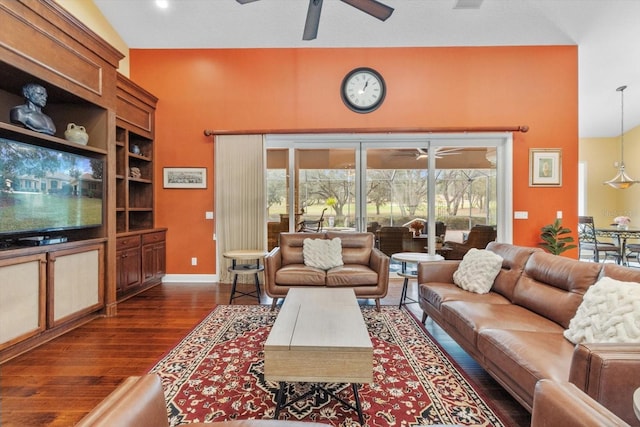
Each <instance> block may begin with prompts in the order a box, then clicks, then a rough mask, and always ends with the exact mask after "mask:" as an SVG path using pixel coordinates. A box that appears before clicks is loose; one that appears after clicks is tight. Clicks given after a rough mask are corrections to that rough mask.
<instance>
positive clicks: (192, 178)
mask: <svg viewBox="0 0 640 427" xmlns="http://www.w3.org/2000/svg"><path fill="white" fill-rule="evenodd" d="M162 172H163V173H162V176H163V182H164V188H207V168H163V170H162Z"/></svg>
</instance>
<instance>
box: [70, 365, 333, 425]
mask: <svg viewBox="0 0 640 427" xmlns="http://www.w3.org/2000/svg"><path fill="white" fill-rule="evenodd" d="M327 425H328V424H321V423H312V422H301V421H280V420H238V421H224V422H216V423H191V424H189V426H194V427H205V426H206V427H325V426H327ZM116 426H117V427H169V419H168V414H167V406H166V403H165V400H164V391H163V390H162V382H161V381H160V377H159V376H158V375H155V374H148V375H143V376H141V377H129V378H127V379H126V380H124V382H123V383H122V384H120V385H119V386H118V388H116V389H115V390H114V391H113V392H112V393H111V394H110V395H109V396H107V397H106V398H105V399H104V400H103V401H102V402H101V403H100V404H99V405H98V406H96V407H95V408H94V409H93V410H92V411H91V412H89V413H88V414H87V415H86V416H85V417H84V418H83V419H82V420H80V422H79V423H78V424H76V427H116Z"/></svg>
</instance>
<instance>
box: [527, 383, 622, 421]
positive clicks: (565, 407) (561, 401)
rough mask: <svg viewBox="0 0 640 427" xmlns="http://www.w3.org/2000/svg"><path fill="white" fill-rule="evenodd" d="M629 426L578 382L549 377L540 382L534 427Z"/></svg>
mask: <svg viewBox="0 0 640 427" xmlns="http://www.w3.org/2000/svg"><path fill="white" fill-rule="evenodd" d="M557 426H561V427H601V426H608V427H615V426H627V427H628V426H629V424H627V423H626V422H624V421H623V420H621V419H620V418H619V417H617V416H616V415H615V414H613V413H612V412H611V411H609V410H608V409H606V408H605V407H604V406H602V405H600V404H599V403H598V402H596V401H595V400H593V399H592V398H591V397H589V396H587V394H585V393H584V392H583V391H582V390H580V389H579V388H578V387H576V386H575V385H574V384H571V383H568V382H556V381H552V380H548V379H544V380H540V381H538V383H537V384H536V389H535V393H534V395H533V411H532V412H531V427H557Z"/></svg>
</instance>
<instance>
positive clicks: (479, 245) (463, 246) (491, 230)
mask: <svg viewBox="0 0 640 427" xmlns="http://www.w3.org/2000/svg"><path fill="white" fill-rule="evenodd" d="M497 235H498V233H497V231H496V228H495V227H494V226H492V225H475V226H473V227H472V228H471V230H470V231H469V235H468V236H467V238H466V240H465V241H463V242H462V243H460V242H453V241H446V242H444V248H443V249H444V250H443V251H442V254H443V255H444V257H445V258H446V259H462V258H463V257H464V255H465V254H466V253H467V252H468V251H469V249H471V248H476V249H484V248H486V247H487V245H488V244H489V242H492V241H494V240H496V237H497Z"/></svg>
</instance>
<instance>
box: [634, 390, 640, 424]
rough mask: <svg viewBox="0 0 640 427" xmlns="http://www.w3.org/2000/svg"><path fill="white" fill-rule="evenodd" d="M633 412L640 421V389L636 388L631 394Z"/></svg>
mask: <svg viewBox="0 0 640 427" xmlns="http://www.w3.org/2000/svg"><path fill="white" fill-rule="evenodd" d="M633 410H634V412H635V413H636V417H638V419H639V420H640V388H637V389H636V391H635V392H634V393H633Z"/></svg>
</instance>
